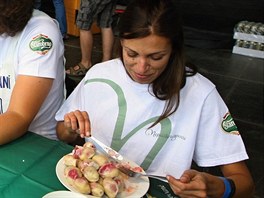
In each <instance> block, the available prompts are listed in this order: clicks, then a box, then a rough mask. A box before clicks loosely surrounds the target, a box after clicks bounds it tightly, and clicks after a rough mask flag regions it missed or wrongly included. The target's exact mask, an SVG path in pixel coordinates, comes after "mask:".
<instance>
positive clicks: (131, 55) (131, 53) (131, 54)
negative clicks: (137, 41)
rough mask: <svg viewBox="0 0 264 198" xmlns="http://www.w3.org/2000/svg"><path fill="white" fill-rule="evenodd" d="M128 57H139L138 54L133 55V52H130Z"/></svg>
mask: <svg viewBox="0 0 264 198" xmlns="http://www.w3.org/2000/svg"><path fill="white" fill-rule="evenodd" d="M127 55H128V56H129V57H131V58H134V57H136V56H137V54H136V53H133V52H128V53H127Z"/></svg>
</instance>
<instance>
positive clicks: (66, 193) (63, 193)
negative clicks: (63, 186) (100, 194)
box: [42, 190, 93, 198]
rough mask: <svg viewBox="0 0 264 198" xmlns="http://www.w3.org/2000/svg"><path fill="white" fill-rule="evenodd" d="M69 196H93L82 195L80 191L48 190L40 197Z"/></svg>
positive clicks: (78, 197)
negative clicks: (48, 191)
mask: <svg viewBox="0 0 264 198" xmlns="http://www.w3.org/2000/svg"><path fill="white" fill-rule="evenodd" d="M69 197H70V198H88V197H93V196H89V195H82V194H80V193H75V192H71V191H65V190H61V191H54V192H50V193H48V194H46V195H44V196H43V197H42V198H69Z"/></svg>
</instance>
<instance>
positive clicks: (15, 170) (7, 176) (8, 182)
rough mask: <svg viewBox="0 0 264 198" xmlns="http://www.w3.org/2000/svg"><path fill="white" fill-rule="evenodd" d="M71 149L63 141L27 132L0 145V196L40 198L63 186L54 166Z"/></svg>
mask: <svg viewBox="0 0 264 198" xmlns="http://www.w3.org/2000/svg"><path fill="white" fill-rule="evenodd" d="M71 150H72V147H71V146H69V145H67V144H64V143H63V142H60V141H54V140H50V139H47V138H44V137H42V136H39V135H36V134H34V133H30V132H28V133H27V134H26V135H24V136H23V137H21V138H19V139H18V140H16V141H14V142H12V143H9V144H6V145H3V146H0V197H1V198H41V197H42V196H44V195H45V194H47V193H48V192H52V191H55V190H65V187H64V186H63V185H62V184H61V183H60V181H59V180H58V179H57V176H56V173H55V167H56V164H57V162H58V160H59V159H60V158H61V157H62V156H63V155H65V154H66V153H69V152H71Z"/></svg>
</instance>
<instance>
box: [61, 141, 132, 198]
mask: <svg viewBox="0 0 264 198" xmlns="http://www.w3.org/2000/svg"><path fill="white" fill-rule="evenodd" d="M62 159H63V163H64V166H65V168H64V176H65V178H66V181H67V183H68V184H69V185H70V186H72V187H73V188H74V189H75V190H76V191H77V192H80V193H83V194H87V195H88V194H91V195H93V196H96V197H102V196H103V195H106V196H107V197H109V198H115V197H116V196H117V194H118V193H121V192H124V191H126V192H127V189H130V188H131V186H130V185H129V184H128V182H127V180H128V176H127V175H124V174H123V173H122V172H120V171H119V169H118V167H117V166H118V164H116V162H115V161H111V160H112V159H110V158H109V157H107V156H106V155H104V154H101V153H100V152H97V150H96V148H95V146H94V144H93V143H91V142H86V143H85V144H84V145H83V146H75V148H74V149H73V151H72V153H71V154H68V155H65V156H64V157H63V158H62ZM119 165H120V164H119ZM127 166H128V165H127Z"/></svg>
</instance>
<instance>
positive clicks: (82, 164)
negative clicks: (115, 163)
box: [76, 159, 100, 171]
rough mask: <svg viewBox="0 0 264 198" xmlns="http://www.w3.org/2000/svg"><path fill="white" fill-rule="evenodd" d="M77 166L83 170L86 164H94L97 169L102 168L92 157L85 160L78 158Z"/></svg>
mask: <svg viewBox="0 0 264 198" xmlns="http://www.w3.org/2000/svg"><path fill="white" fill-rule="evenodd" d="M76 166H77V167H78V168H79V169H80V170H81V171H83V170H84V168H85V167H86V166H93V167H94V168H95V169H96V170H98V169H99V168H100V166H99V164H97V162H95V161H94V160H92V159H87V160H85V161H83V160H78V161H77V164H76Z"/></svg>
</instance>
